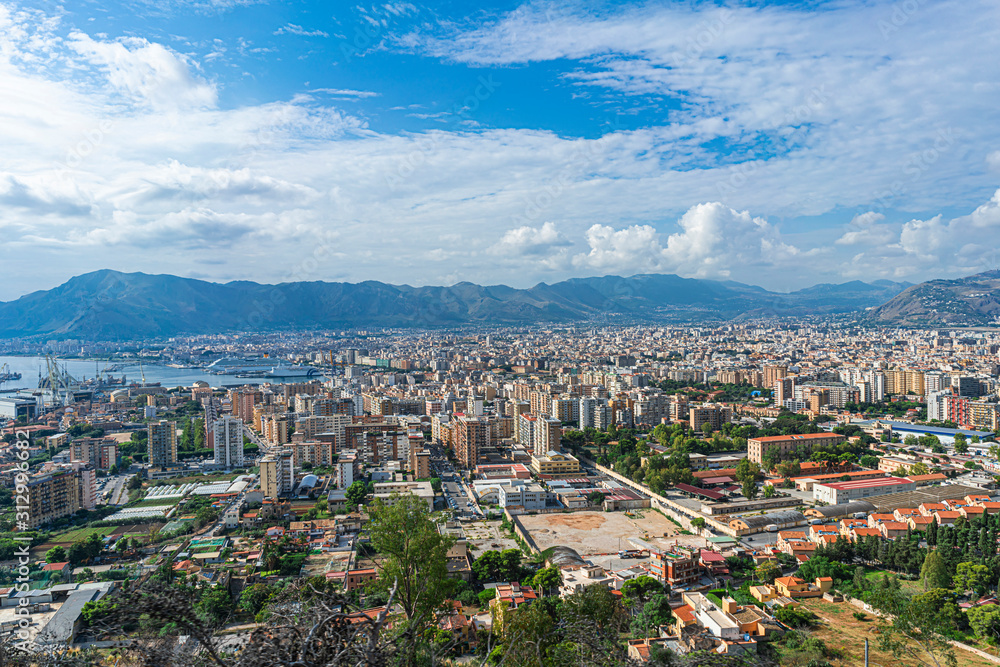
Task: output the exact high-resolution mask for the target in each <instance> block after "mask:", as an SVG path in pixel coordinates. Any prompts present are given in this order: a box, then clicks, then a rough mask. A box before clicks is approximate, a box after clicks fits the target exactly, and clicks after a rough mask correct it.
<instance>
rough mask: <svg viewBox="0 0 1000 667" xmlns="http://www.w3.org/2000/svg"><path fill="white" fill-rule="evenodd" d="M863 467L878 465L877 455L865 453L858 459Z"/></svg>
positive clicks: (875, 466)
mask: <svg viewBox="0 0 1000 667" xmlns="http://www.w3.org/2000/svg"><path fill="white" fill-rule="evenodd" d="M858 463H860V464H861V466H862V467H864V468H877V467H878V457H877V456H872V455H871V454H865V455H864V456H862V457H861V459H860V460H859V461H858Z"/></svg>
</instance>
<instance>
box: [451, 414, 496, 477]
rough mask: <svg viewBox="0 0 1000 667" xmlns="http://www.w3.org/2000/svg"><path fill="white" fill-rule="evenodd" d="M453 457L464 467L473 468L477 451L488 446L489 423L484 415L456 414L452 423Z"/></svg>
mask: <svg viewBox="0 0 1000 667" xmlns="http://www.w3.org/2000/svg"><path fill="white" fill-rule="evenodd" d="M452 438H453V441H454V442H453V446H452V448H453V449H454V451H455V457H456V458H457V459H458V462H459V464H460V465H461V466H462V467H464V468H475V467H476V465H477V464H478V463H479V452H480V451H483V450H485V449H487V448H488V447H489V446H490V442H491V441H490V423H489V421H488V420H487V419H486V418H485V417H468V416H465V415H460V416H458V418H457V419H455V420H454V422H453V423H452Z"/></svg>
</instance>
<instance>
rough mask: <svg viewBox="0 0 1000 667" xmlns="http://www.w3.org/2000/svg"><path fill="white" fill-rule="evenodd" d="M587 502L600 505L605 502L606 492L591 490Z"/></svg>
mask: <svg viewBox="0 0 1000 667" xmlns="http://www.w3.org/2000/svg"><path fill="white" fill-rule="evenodd" d="M587 502H588V503H590V504H591V505H600V504H601V503H603V502H604V494H603V493H601V492H600V491H591V492H590V493H588V494H587Z"/></svg>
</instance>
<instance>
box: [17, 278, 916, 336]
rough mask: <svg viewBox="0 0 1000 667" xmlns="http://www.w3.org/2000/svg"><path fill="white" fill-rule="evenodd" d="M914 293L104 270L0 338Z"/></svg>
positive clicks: (503, 321) (496, 317)
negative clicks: (218, 278) (289, 278)
mask: <svg viewBox="0 0 1000 667" xmlns="http://www.w3.org/2000/svg"><path fill="white" fill-rule="evenodd" d="M909 287H910V284H909V283H888V284H883V285H873V284H869V283H861V282H859V281H852V282H849V283H843V284H842V285H831V284H822V285H817V286H813V287H811V288H805V289H804V290H799V291H796V292H790V293H787V294H782V293H777V292H770V291H767V290H765V289H763V288H761V287H757V286H754V285H746V284H743V283H738V282H734V281H715V280H705V279H698V278H682V277H680V276H676V275H673V274H639V275H634V276H629V277H622V276H614V275H607V276H595V277H589V278H570V279H568V280H564V281H560V282H557V283H552V284H548V283H544V282H540V283H538V284H536V285H535V286H533V287H530V288H527V289H519V288H514V287H509V286H507V285H488V286H483V285H477V284H475V283H471V282H467V281H463V282H460V283H456V284H454V285H451V286H434V285H431V286H423V287H413V286H410V285H391V284H388V283H383V282H379V281H372V280H368V281H363V282H359V283H346V282H324V281H303V282H285V283H277V284H261V283H256V282H253V281H247V280H236V281H230V282H227V283H214V282H209V281H205V280H198V279H194V278H182V277H179V276H173V275H169V274H147V273H140V272H135V273H123V272H119V271H113V270H110V269H102V270H99V271H93V272H90V273H85V274H82V275H80V276H75V277H73V278H70V279H69V280H67V281H66V282H65V283H63V284H62V285H59V286H57V287H54V288H52V289H50V290H39V291H35V292H31V293H29V294H26V295H24V296H22V297H20V298H18V299H15V300H13V301H8V302H3V303H0V338H15V337H18V338H20V337H32V336H47V337H49V338H79V339H86V340H123V339H140V338H157V337H164V336H173V335H181V334H210V333H226V332H231V331H248V330H261V331H275V330H288V329H319V328H355V327H414V328H420V327H425V328H436V327H447V326H461V325H475V324H498V325H526V324H533V323H572V322H581V321H588V320H602V319H608V318H617V319H623V320H638V319H647V320H650V321H670V320H676V319H685V318H687V319H731V318H734V317H739V316H746V315H748V314H752V313H755V312H761V313H764V312H766V313H771V314H774V315H802V314H809V313H815V314H824V313H848V312H855V311H860V310H863V309H864V308H870V307H873V306H877V305H879V304H881V303H883V302H885V301H888V300H889V299H891V298H892V297H894V296H896V295H897V294H898V293H900V292H901V291H903V290H904V289H907V288H909Z"/></svg>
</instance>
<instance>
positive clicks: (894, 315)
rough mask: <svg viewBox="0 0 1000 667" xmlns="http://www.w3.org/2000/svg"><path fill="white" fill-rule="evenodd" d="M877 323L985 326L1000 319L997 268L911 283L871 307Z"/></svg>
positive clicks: (999, 284) (874, 320)
mask: <svg viewBox="0 0 1000 667" xmlns="http://www.w3.org/2000/svg"><path fill="white" fill-rule="evenodd" d="M868 319H869V320H870V321H872V322H875V323H878V324H903V325H911V326H919V325H927V326H986V325H990V324H996V323H997V321H998V319H1000V270H993V271H984V272H982V273H977V274H974V275H971V276H965V277H964V278H952V279H947V278H939V279H936V280H928V281H926V282H923V283H920V284H918V285H911V286H910V287H908V288H906V289H905V290H903V291H902V292H900V293H899V294H897V295H896V296H894V297H893V298H892V299H890V300H889V301H887V302H886V303H884V304H882V305H880V306H878V307H876V308H874V309H872V310H871V311H870V312H869V313H868Z"/></svg>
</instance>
